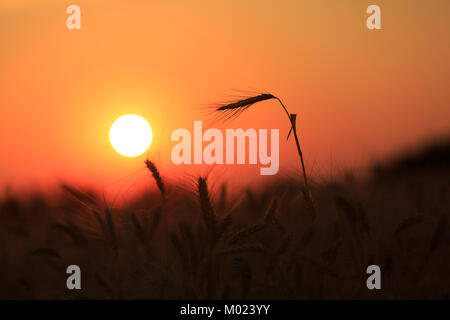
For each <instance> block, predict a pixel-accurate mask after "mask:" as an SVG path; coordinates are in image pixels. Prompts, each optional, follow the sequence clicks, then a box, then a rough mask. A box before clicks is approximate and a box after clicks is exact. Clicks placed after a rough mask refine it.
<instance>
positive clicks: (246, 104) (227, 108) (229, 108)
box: [215, 93, 315, 215]
mask: <svg viewBox="0 0 450 320" xmlns="http://www.w3.org/2000/svg"><path fill="white" fill-rule="evenodd" d="M271 99H275V100H277V101H278V102H279V103H280V105H281V107H282V108H283V110H284V112H285V113H286V115H287V117H288V119H289V123H290V126H291V128H290V130H289V134H288V136H287V138H288V139H289V136H290V135H291V133H293V134H294V139H295V144H296V147H297V153H298V155H299V158H300V163H301V166H302V172H303V181H304V183H305V188H306V190H307V193H306V194H305V195H306V199H307V201H308V202H309V204H310V207H311V210H312V211H313V213H314V215H315V205H314V201H313V199H312V195H311V190H310V188H309V184H308V176H307V174H306V169H305V163H304V160H303V152H302V149H301V147H300V142H299V139H298V135H297V124H296V120H297V115H296V114H294V113H289V111H288V110H287V109H286V107H285V105H284V104H283V102H282V101H281V99H280V98H278V97H276V96H274V95H272V94H270V93H263V94H259V95H257V96H252V97H248V98H245V99H241V100H238V101H235V102H231V103H228V104H223V105H220V106H219V107H217V108H216V110H215V111H218V112H225V114H226V119H231V118H233V117H235V116H238V115H239V114H240V113H242V112H243V111H245V110H246V109H248V108H250V107H251V106H252V105H254V104H255V103H258V102H261V101H265V100H271Z"/></svg>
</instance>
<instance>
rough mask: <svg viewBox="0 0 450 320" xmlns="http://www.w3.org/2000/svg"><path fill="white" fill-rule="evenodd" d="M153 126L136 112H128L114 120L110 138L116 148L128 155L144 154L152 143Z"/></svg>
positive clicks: (122, 153)
mask: <svg viewBox="0 0 450 320" xmlns="http://www.w3.org/2000/svg"><path fill="white" fill-rule="evenodd" d="M152 138H153V137H152V128H151V127H150V125H149V123H148V122H147V121H146V120H145V119H144V118H142V117H141V116H138V115H136V114H127V115H124V116H122V117H120V118H118V119H117V120H116V121H114V123H113V125H112V126H111V129H110V131H109V139H110V141H111V145H112V146H113V148H114V150H116V151H117V152H118V153H120V154H121V155H124V156H126V157H136V156H138V155H141V154H143V153H144V152H145V151H146V150H147V149H148V147H150V144H151V143H152Z"/></svg>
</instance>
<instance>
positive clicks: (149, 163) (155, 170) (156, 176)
mask: <svg viewBox="0 0 450 320" xmlns="http://www.w3.org/2000/svg"><path fill="white" fill-rule="evenodd" d="M145 165H146V166H147V168H148V170H149V171H150V172H151V174H152V175H153V179H155V182H156V185H157V186H158V189H159V191H160V192H161V197H162V199H163V201H164V199H165V192H166V189H165V187H164V181H163V179H162V178H161V174H160V173H159V171H158V168H157V167H156V165H155V164H154V163H153V162H152V161H150V160H148V159H147V160H145Z"/></svg>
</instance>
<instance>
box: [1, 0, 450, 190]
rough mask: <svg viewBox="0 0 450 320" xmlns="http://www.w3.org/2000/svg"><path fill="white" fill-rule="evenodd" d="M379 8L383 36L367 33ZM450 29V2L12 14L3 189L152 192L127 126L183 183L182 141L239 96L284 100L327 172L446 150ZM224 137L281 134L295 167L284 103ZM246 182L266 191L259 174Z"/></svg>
mask: <svg viewBox="0 0 450 320" xmlns="http://www.w3.org/2000/svg"><path fill="white" fill-rule="evenodd" d="M70 4H78V5H79V6H80V7H81V12H82V29H81V30H75V31H70V30H67V29H66V26H65V21H66V19H67V16H68V15H67V14H66V13H65V10H66V7H67V6H68V5H70ZM370 4H378V5H379V6H380V7H381V10H382V11H381V18H382V30H375V31H370V30H368V29H367V28H366V22H365V21H366V17H367V15H366V13H365V11H366V8H367V6H368V5H370ZM449 14H450V1H448V0H430V1H412V0H404V1H403V0H395V1H367V0H366V1H361V0H345V1H344V0H341V1H338V0H334V1H333V0H315V1H312V0H311V1H302V0H283V1H275V0H273V1H262V0H245V1H242V0H227V1H211V0H197V1H195V0H192V1H181V0H177V1H174V0H165V1H162V0H161V1H143V0H128V1H95V0H89V1H82V0H74V1H60V0H54V1H51V0H40V1H39V0H36V1H25V0H2V1H1V3H0V103H1V117H0V149H1V153H0V154H1V155H0V186H1V187H4V186H6V185H13V186H18V187H19V186H21V187H23V186H34V185H39V186H47V185H49V184H52V183H55V182H59V181H61V180H65V181H70V182H74V183H79V184H88V185H89V184H92V185H95V186H97V187H99V188H101V189H102V190H106V191H107V190H110V189H115V188H121V190H124V188H131V187H132V185H133V184H134V182H135V181H136V180H139V179H141V178H142V177H147V172H146V171H145V169H144V168H143V167H142V161H143V160H144V159H145V158H146V156H147V155H143V156H142V157H138V158H133V159H130V158H125V157H123V156H120V155H119V154H117V153H116V152H115V151H114V150H113V149H112V147H111V145H110V142H109V140H108V130H109V127H110V126H111V124H112V122H113V121H114V120H115V119H116V118H117V117H119V116H121V115H123V114H128V113H137V114H140V115H141V116H143V117H145V118H147V120H148V121H149V122H150V124H151V126H152V127H153V131H154V132H153V134H154V140H153V144H152V146H151V148H150V150H149V156H150V157H151V158H152V159H154V160H155V161H156V162H157V163H159V165H160V166H161V167H162V171H163V172H165V173H166V174H167V175H169V172H170V173H171V174H170V176H171V177H172V178H174V177H176V175H177V174H181V175H183V171H184V170H183V169H182V168H171V167H172V166H171V165H170V149H171V147H172V146H173V145H174V143H171V142H170V134H171V132H172V131H173V130H174V129H176V128H182V127H185V128H189V129H191V128H192V125H193V120H201V119H205V116H204V107H205V106H206V105H208V104H210V103H213V102H221V101H223V100H230V99H232V98H233V97H234V96H239V95H242V93H241V92H237V91H235V89H236V90H242V91H243V92H244V94H245V93H252V92H254V91H257V92H261V91H265V92H270V93H273V94H275V95H277V96H279V97H281V98H282V100H283V101H284V102H285V104H286V106H287V107H288V109H289V110H290V111H291V112H293V113H298V115H299V120H298V127H299V133H300V137H301V143H302V145H303V148H304V153H305V156H306V160H307V166H308V168H310V170H311V171H313V172H316V173H323V174H328V173H329V172H331V170H340V169H344V168H352V167H360V166H364V165H365V164H367V163H370V162H372V161H379V160H381V159H383V158H385V157H386V156H388V155H391V154H393V153H395V152H398V151H399V150H403V149H405V148H409V147H411V146H414V145H416V144H419V143H421V142H423V141H427V140H429V139H432V138H434V137H439V136H442V135H447V134H448V133H449V131H450V106H449V101H450V90H449V89H448V85H449V83H450V59H449V57H450V40H449V39H450V20H449V19H448V15H449ZM227 127H232V128H233V127H243V128H251V127H253V128H280V138H281V154H280V161H281V170H282V171H286V172H292V171H293V170H296V169H297V168H298V162H297V154H296V151H295V149H294V145H293V144H294V142H293V140H292V141H289V142H285V140H284V137H286V135H287V132H288V129H289V126H288V123H287V120H286V118H285V114H283V112H282V110H281V109H280V108H279V106H278V105H276V104H275V103H271V102H264V103H262V104H260V105H257V106H254V107H252V108H251V109H250V110H248V111H246V113H245V114H243V115H242V116H241V117H240V118H239V119H237V120H236V121H234V122H232V123H229V124H227ZM241 171H242V168H236V169H234V168H229V169H227V174H228V177H231V178H230V179H233V177H234V176H235V175H237V174H238V172H241ZM239 176H241V175H239ZM244 176H245V177H247V180H249V181H253V180H254V179H261V177H259V169H258V168H257V167H251V168H247V169H246V172H245V175H244Z"/></svg>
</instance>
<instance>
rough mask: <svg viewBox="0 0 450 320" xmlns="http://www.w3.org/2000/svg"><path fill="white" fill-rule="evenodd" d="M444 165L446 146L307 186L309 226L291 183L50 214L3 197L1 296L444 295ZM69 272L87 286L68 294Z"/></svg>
mask: <svg viewBox="0 0 450 320" xmlns="http://www.w3.org/2000/svg"><path fill="white" fill-rule="evenodd" d="M449 163H450V161H449V148H448V145H447V146H444V147H442V146H441V147H436V148H434V149H429V150H427V151H426V152H423V153H421V154H417V155H413V156H407V157H404V158H403V159H400V160H399V161H397V162H392V163H390V164H389V165H385V166H379V167H377V168H376V169H374V170H373V172H372V174H371V175H370V177H369V178H367V179H364V180H363V181H360V180H357V179H354V178H352V177H351V176H347V177H343V178H342V179H339V180H337V181H333V182H326V183H315V184H313V188H312V194H313V197H314V201H315V205H316V210H315V211H316V216H315V217H314V214H313V210H312V209H311V207H310V206H309V205H308V202H306V201H305V198H304V195H303V194H304V193H303V191H302V190H303V189H302V185H301V184H300V183H297V182H296V181H295V179H293V180H292V181H279V182H278V183H274V184H272V185H267V186H266V187H264V188H263V189H261V190H260V191H250V190H249V191H247V192H244V193H242V194H239V195H234V196H232V197H231V196H227V192H226V188H219V189H217V190H209V189H208V191H206V190H207V189H205V187H207V188H208V187H209V186H208V185H207V184H208V181H206V185H205V184H204V183H205V181H204V180H202V179H199V180H195V182H193V183H192V190H189V188H183V189H182V188H177V186H171V185H168V184H164V185H163V186H162V185H160V188H161V190H163V191H164V192H162V193H159V192H153V193H149V194H147V195H144V196H143V197H142V198H141V199H140V200H139V201H136V203H135V204H134V205H132V206H130V207H129V208H127V209H120V210H119V209H115V208H108V207H106V206H105V204H104V202H103V200H102V199H100V198H98V197H96V196H95V195H94V194H92V193H88V192H84V191H80V190H77V189H75V188H73V187H69V186H64V187H63V188H61V192H60V194H58V195H57V196H55V199H57V200H55V199H52V202H51V204H50V202H47V201H46V200H45V199H44V198H42V197H39V196H34V197H31V198H30V199H29V200H20V201H19V200H17V198H15V197H14V196H12V195H5V196H3V198H2V200H1V202H0V298H7V299H16V298H27V299H37V298H44V299H46V298H57V299H67V298H80V299H111V298H112V299H209V298H212V299H222V298H224V299H226V298H232V299H240V298H255V299H260V298H267V299H335V298H349V299H361V298H388V299H402V298H439V299H448V298H450V275H449V273H450V250H449V249H450V232H449V231H450V230H449V224H448V221H449V218H450V165H449ZM299 177H300V175H299ZM149 179H153V177H152V175H151V174H150V173H149ZM162 179H163V180H164V177H162ZM153 181H154V180H153ZM299 181H300V179H299ZM163 183H164V181H163ZM162 194H163V195H164V196H163V197H162ZM228 194H229V193H228ZM71 264H76V265H79V266H80V268H81V272H82V289H81V290H68V289H67V288H66V279H67V276H68V275H67V274H66V268H67V266H68V265H71ZM371 264H377V265H379V266H380V267H381V272H382V278H381V285H382V289H381V290H373V291H370V290H368V289H367V287H366V279H367V277H368V275H367V274H366V268H367V266H368V265H371Z"/></svg>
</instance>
